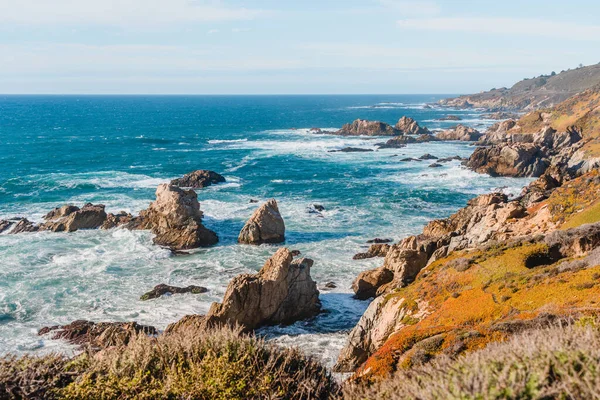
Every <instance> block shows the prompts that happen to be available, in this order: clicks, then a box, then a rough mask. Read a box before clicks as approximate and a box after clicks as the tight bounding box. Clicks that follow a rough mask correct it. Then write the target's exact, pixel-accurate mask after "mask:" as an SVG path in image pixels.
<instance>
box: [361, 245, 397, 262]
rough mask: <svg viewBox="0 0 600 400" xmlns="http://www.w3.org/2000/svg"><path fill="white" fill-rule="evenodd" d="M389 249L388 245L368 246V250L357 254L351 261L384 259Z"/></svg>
mask: <svg viewBox="0 0 600 400" xmlns="http://www.w3.org/2000/svg"><path fill="white" fill-rule="evenodd" d="M389 249H390V245H389V244H385V243H377V244H372V245H371V246H369V250H367V251H366V252H364V253H357V254H355V255H354V257H352V259H353V260H364V259H366V258H374V257H385V256H386V255H387V253H388V250H389Z"/></svg>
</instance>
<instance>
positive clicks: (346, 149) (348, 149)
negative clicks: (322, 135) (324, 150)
mask: <svg viewBox="0 0 600 400" xmlns="http://www.w3.org/2000/svg"><path fill="white" fill-rule="evenodd" d="M371 151H373V149H363V148H360V147H344V148H343V149H340V150H329V153H368V152H371Z"/></svg>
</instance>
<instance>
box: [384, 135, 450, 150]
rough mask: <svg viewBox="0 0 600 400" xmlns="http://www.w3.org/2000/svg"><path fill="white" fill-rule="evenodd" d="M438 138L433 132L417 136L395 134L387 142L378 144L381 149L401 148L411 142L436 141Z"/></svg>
mask: <svg viewBox="0 0 600 400" xmlns="http://www.w3.org/2000/svg"><path fill="white" fill-rule="evenodd" d="M437 140H438V139H437V138H436V137H435V136H433V135H431V134H428V133H426V134H423V135H420V136H417V137H413V136H395V137H393V138H391V139H390V140H388V141H387V142H385V143H381V144H378V145H377V147H379V148H380V149H401V148H403V147H406V145H407V144H410V143H426V142H435V141H437Z"/></svg>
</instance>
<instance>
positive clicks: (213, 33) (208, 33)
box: [206, 29, 221, 35]
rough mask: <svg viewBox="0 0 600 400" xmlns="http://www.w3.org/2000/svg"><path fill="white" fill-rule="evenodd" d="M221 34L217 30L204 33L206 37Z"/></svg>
mask: <svg viewBox="0 0 600 400" xmlns="http://www.w3.org/2000/svg"><path fill="white" fill-rule="evenodd" d="M219 32H221V31H220V30H218V29H210V30H209V31H208V32H206V34H207V35H215V34H217V33H219Z"/></svg>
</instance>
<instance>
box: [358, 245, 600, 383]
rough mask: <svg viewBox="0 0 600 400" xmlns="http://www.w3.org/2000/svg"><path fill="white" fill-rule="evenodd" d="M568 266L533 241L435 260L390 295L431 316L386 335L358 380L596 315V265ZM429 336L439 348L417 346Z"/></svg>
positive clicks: (598, 274)
mask: <svg viewBox="0 0 600 400" xmlns="http://www.w3.org/2000/svg"><path fill="white" fill-rule="evenodd" d="M467 265H468V266H469V267H468V268H465V266H467ZM565 265H567V264H561V263H560V262H556V260H555V259H553V257H552V255H551V254H550V251H549V249H548V247H547V245H546V244H544V243H538V242H535V241H534V240H531V241H523V242H518V241H515V242H514V243H504V244H499V245H495V246H489V247H488V248H484V249H479V250H476V251H471V252H458V253H453V254H451V255H450V256H449V257H446V258H443V259H440V260H438V261H435V262H434V263H432V264H431V265H430V266H429V267H427V268H426V269H424V270H423V271H421V273H420V274H419V276H418V277H417V279H416V280H415V282H414V283H412V284H410V285H408V286H406V287H404V288H401V289H399V290H397V291H396V292H394V293H392V294H389V295H388V296H389V297H401V298H405V299H419V300H420V301H422V302H425V303H426V304H428V309H429V310H430V313H429V314H427V315H426V316H425V317H424V318H422V319H421V320H419V321H418V322H416V323H415V321H412V320H411V321H410V322H411V323H410V324H407V325H408V326H406V327H405V328H403V329H401V330H400V331H399V332H397V333H395V334H393V335H391V336H390V337H389V338H388V340H387V341H386V342H385V343H384V345H383V346H382V347H381V348H380V349H379V350H377V351H376V352H375V353H374V354H373V355H372V356H371V357H370V358H369V359H368V360H367V361H366V362H365V364H363V365H362V366H361V368H360V369H359V370H358V372H357V374H356V377H357V378H358V379H360V380H361V381H373V380H377V379H380V377H385V376H387V375H389V374H390V373H393V372H394V371H396V370H398V369H402V368H407V367H412V366H414V365H419V364H420V363H422V362H424V361H427V360H428V359H430V358H432V357H434V356H438V355H442V354H447V355H451V356H456V355H458V354H461V353H463V352H470V351H473V350H477V349H481V348H484V347H485V346H487V345H488V344H489V343H492V342H497V341H503V340H506V339H507V338H508V337H510V333H511V329H512V328H507V327H510V326H515V324H516V326H519V324H520V323H522V322H523V321H535V320H536V319H539V318H540V317H541V316H544V315H548V314H551V315H553V316H569V315H573V314H574V313H581V312H584V313H585V312H595V310H596V309H597V306H598V304H597V302H598V301H600V300H599V299H600V297H599V296H600V285H596V282H597V278H598V277H600V267H592V268H565V267H564V266H565ZM457 266H459V267H458V268H457ZM413 302H414V300H413ZM582 310H585V311H582ZM411 318H414V317H411ZM432 337H436V340H435V341H433V342H432V343H436V345H435V346H432V345H431V343H430V344H429V346H428V348H427V349H426V350H424V349H422V348H421V347H420V346H421V343H422V342H423V341H425V340H427V339H429V338H432Z"/></svg>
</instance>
